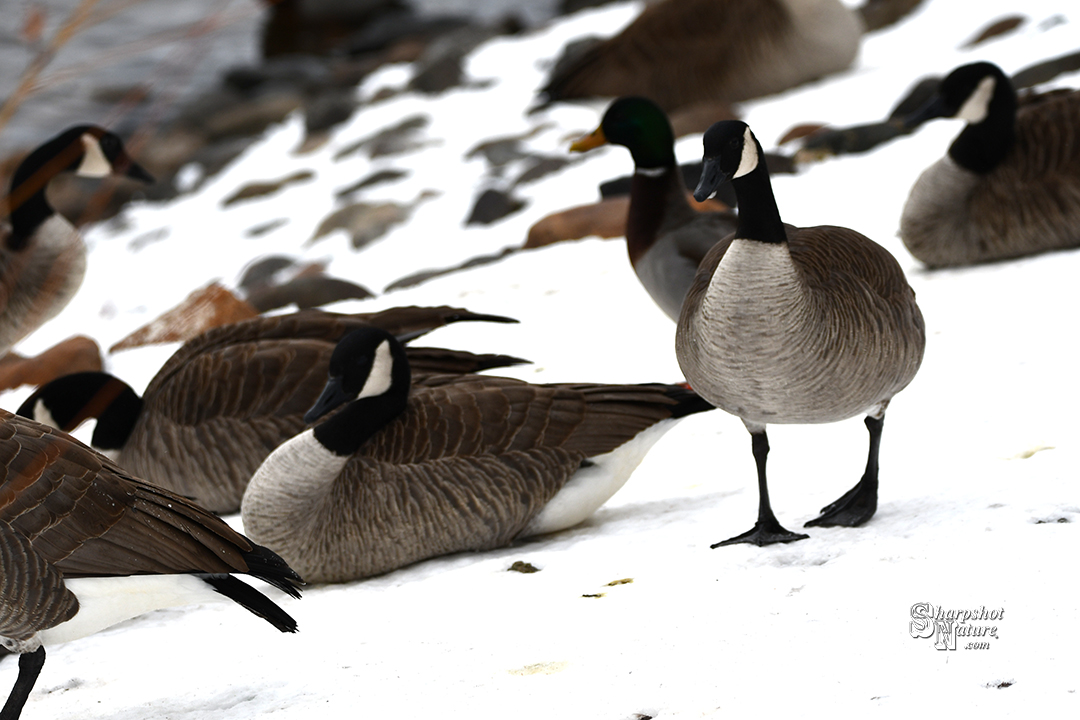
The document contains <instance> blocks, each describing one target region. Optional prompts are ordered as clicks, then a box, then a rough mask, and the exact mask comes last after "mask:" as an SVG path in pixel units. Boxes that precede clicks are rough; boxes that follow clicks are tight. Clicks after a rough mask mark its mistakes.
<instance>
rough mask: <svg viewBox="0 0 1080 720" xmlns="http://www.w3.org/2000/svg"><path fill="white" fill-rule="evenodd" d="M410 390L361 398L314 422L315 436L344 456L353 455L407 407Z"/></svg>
mask: <svg viewBox="0 0 1080 720" xmlns="http://www.w3.org/2000/svg"><path fill="white" fill-rule="evenodd" d="M407 397H408V390H406V391H405V392H404V393H401V392H398V391H395V390H393V389H392V390H390V391H389V392H388V393H385V394H383V395H377V396H374V397H366V398H360V399H359V400H353V401H352V402H351V403H349V404H348V405H346V406H345V407H343V408H342V409H341V411H340V412H338V413H335V414H334V415H332V416H330V417H329V418H327V419H326V420H324V421H322V422H321V423H319V424H318V425H316V426H315V429H314V433H315V439H316V440H318V441H319V442H320V443H321V444H322V446H323V447H325V448H326V449H327V450H329V451H330V452H332V453H334V454H335V455H338V456H341V457H347V456H349V455H352V454H353V453H355V452H356V451H357V450H359V449H360V448H361V447H363V445H364V443H366V442H367V441H368V440H370V439H371V438H372V437H374V436H375V435H376V434H377V433H378V432H379V431H380V430H382V429H383V428H384V427H386V426H387V425H388V424H389V423H390V422H391V421H392V420H394V418H396V417H397V416H398V415H400V414H401V413H403V412H404V411H405V406H406V401H407Z"/></svg>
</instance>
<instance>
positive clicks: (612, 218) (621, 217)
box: [524, 195, 630, 249]
mask: <svg viewBox="0 0 1080 720" xmlns="http://www.w3.org/2000/svg"><path fill="white" fill-rule="evenodd" d="M629 209H630V196H629V195H618V196H615V197H610V198H607V199H604V200H601V201H600V202H598V203H592V204H591V205H578V206H577V207H572V208H569V209H568V210H562V211H560V212H556V213H552V214H551V215H548V216H546V217H543V218H541V219H540V220H538V221H537V222H535V223H534V224H533V225H532V227H530V228H529V233H528V235H527V236H526V239H525V246H524V247H525V248H526V249H531V248H538V247H543V246H545V245H551V244H553V243H557V242H562V241H564V240H578V239H580V238H584V237H590V236H596V237H602V238H614V237H622V236H624V235H625V234H626V213H627V211H628V210H629Z"/></svg>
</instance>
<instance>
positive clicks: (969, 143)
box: [949, 76, 1016, 174]
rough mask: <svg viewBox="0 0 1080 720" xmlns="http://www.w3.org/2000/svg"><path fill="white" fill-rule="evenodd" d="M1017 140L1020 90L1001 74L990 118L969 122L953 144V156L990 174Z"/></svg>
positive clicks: (963, 165)
mask: <svg viewBox="0 0 1080 720" xmlns="http://www.w3.org/2000/svg"><path fill="white" fill-rule="evenodd" d="M1014 142H1016V90H1014V89H1013V86H1012V83H1011V82H1009V79H1008V78H1007V77H1004V76H1002V77H1000V78H998V79H997V82H996V84H995V86H994V96H993V97H992V98H991V99H990V103H989V105H988V106H987V113H986V117H985V118H984V119H983V121H982V122H979V123H968V125H967V126H966V127H965V128H964V129H963V131H962V132H961V133H960V134H959V135H958V136H957V138H956V139H955V140H954V141H953V143H952V145H950V146H949V157H951V158H952V159H953V161H954V162H955V163H956V164H957V165H959V166H960V167H962V168H966V169H967V170H970V171H972V172H975V173H980V174H983V173H988V172H990V171H991V170H993V169H994V168H995V167H997V166H998V164H999V163H1001V161H1002V160H1004V159H1005V156H1006V155H1007V154H1008V152H1009V150H1010V149H1011V148H1012V146H1013V143H1014Z"/></svg>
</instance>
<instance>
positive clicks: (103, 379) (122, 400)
mask: <svg viewBox="0 0 1080 720" xmlns="http://www.w3.org/2000/svg"><path fill="white" fill-rule="evenodd" d="M38 403H41V404H42V405H44V407H45V410H47V411H48V413H49V415H50V416H51V417H52V421H53V422H55V423H56V426H57V427H58V428H59V429H61V430H63V431H64V432H73V431H74V430H75V429H76V428H77V427H79V425H81V424H82V423H83V422H85V421H86V420H89V419H90V418H97V425H96V426H95V427H94V434H93V437H92V438H91V440H90V442H91V444H92V445H93V446H94V447H95V448H97V449H98V450H121V449H123V447H124V445H125V444H127V440H128V437H130V436H131V432H132V430H134V429H135V423H136V422H138V420H139V416H140V415H141V414H142V409H143V400H142V398H140V397H139V395H138V393H136V392H135V391H134V390H132V389H131V386H129V385H128V384H127V383H125V382H124V381H123V380H121V379H119V378H117V377H114V376H112V375H109V374H108V373H103V372H81V373H72V374H71V375H64V376H63V377H60V378H57V379H56V380H53V381H52V382H50V383H49V384H47V385H45V386H43V387H42V388H40V389H39V390H38V391H37V392H35V393H34V394H33V395H31V396H30V397H29V398H27V399H26V400H25V401H24V402H23V404H22V405H21V406H20V407H19V410H18V414H19V415H22V416H23V417H28V418H31V419H34V416H35V413H36V411H37V404H38Z"/></svg>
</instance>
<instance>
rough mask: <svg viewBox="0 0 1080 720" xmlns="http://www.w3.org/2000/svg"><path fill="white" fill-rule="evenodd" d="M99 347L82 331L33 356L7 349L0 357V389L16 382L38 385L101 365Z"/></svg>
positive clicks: (7, 388) (99, 368) (16, 385)
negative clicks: (82, 333)
mask: <svg viewBox="0 0 1080 720" xmlns="http://www.w3.org/2000/svg"><path fill="white" fill-rule="evenodd" d="M102 367H103V365H102V362H101V348H99V347H98V344H97V343H96V342H94V341H93V340H92V339H90V338H88V337H86V336H85V335H76V336H74V337H70V338H68V339H67V340H64V341H62V342H59V343H57V344H56V345H53V346H52V347H51V348H49V349H48V350H46V351H45V352H43V353H41V354H40V355H37V356H36V357H32V358H26V357H23V356H21V355H19V354H17V353H8V354H7V355H4V356H3V357H2V358H0V390H10V389H12V388H17V387H19V386H20V385H34V386H41V385H44V384H45V383H48V382H52V381H53V380H55V379H56V378H58V377H62V376H64V375H70V374H71V373H77V372H97V371H100V370H101V369H102Z"/></svg>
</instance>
